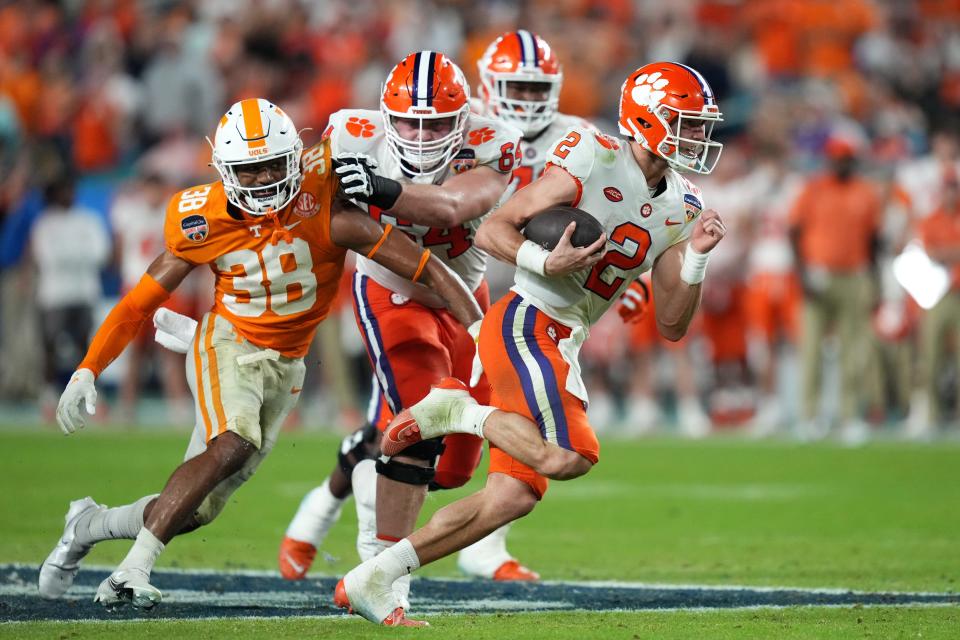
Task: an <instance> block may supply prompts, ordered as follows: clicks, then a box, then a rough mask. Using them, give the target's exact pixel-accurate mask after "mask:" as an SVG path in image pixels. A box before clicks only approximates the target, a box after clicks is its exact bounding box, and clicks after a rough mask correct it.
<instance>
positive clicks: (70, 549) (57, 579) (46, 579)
mask: <svg viewBox="0 0 960 640" xmlns="http://www.w3.org/2000/svg"><path fill="white" fill-rule="evenodd" d="M105 508H106V507H104V506H103V505H99V504H97V503H96V502H94V501H93V498H91V497H89V496H87V497H86V498H82V499H81V500H74V501H73V502H71V503H70V508H69V509H68V510H67V515H66V516H64V520H65V521H66V526H64V528H63V535H62V536H60V541H59V542H57V546H55V547H54V548H53V551H51V552H50V555H48V556H47V559H46V560H44V561H43V564H42V565H41V566H40V580H39V581H38V589H39V591H40V596H41V597H43V598H49V599H54V598H59V597H61V596H62V595H63V594H64V593H66V592H67V589H69V588H70V585H72V584H73V579H74V578H76V577H77V572H78V571H79V570H80V561H81V560H83V558H84V557H85V556H86V555H87V554H88V553H90V550H91V549H92V548H93V545H89V546H87V545H80V544H78V543H77V540H76V538H77V522H78V521H79V520H80V517H81V516H83V515H85V514H88V513H90V512H91V511H94V510H100V509H105Z"/></svg>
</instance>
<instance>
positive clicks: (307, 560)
mask: <svg viewBox="0 0 960 640" xmlns="http://www.w3.org/2000/svg"><path fill="white" fill-rule="evenodd" d="M315 557H317V548H316V547H315V546H313V545H312V544H310V543H309V542H301V541H300V540H294V539H293V538H291V537H289V536H284V537H283V542H281V543H280V557H279V558H278V560H279V563H280V575H281V576H283V577H284V579H286V580H303V579H304V578H305V577H306V575H307V571H309V570H310V565H312V564H313V559H314V558H315Z"/></svg>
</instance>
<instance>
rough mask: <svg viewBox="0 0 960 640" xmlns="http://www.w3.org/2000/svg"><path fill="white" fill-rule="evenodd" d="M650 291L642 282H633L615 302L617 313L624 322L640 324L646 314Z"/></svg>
mask: <svg viewBox="0 0 960 640" xmlns="http://www.w3.org/2000/svg"><path fill="white" fill-rule="evenodd" d="M649 300H650V289H649V288H648V287H647V283H645V282H644V281H643V280H634V281H633V282H631V283H630V286H629V287H627V290H626V291H624V292H623V294H622V295H621V296H620V300H618V301H617V313H619V314H620V317H621V318H622V319H623V321H624V322H628V323H629V322H640V321H641V320H642V319H643V316H645V315H646V314H647V307H648V306H649V305H648V302H649Z"/></svg>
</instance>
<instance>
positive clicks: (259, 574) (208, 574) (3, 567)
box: [0, 562, 960, 596]
mask: <svg viewBox="0 0 960 640" xmlns="http://www.w3.org/2000/svg"><path fill="white" fill-rule="evenodd" d="M114 569H116V567H115V566H112V565H83V569H82V574H87V575H89V574H94V573H102V574H103V577H102V578H99V579H98V580H97V581H96V583H95V584H94V591H95V590H96V586H97V585H99V584H100V580H102V579H103V578H105V577H107V576H108V575H109V574H110V573H111V572H112V571H113V570H114ZM9 571H15V572H19V571H24V572H27V573H29V574H31V575H33V574H36V572H37V565H35V564H32V565H31V564H24V563H19V562H14V563H9V564H0V592H2V589H3V587H4V586H5V585H4V581H5V580H6V579H7V576H6V575H5V574H7V572H9ZM168 574H169V575H172V576H176V575H184V576H199V577H205V578H214V579H224V578H232V577H245V578H270V579H272V580H276V581H277V582H279V583H280V584H283V585H289V586H290V588H291V590H293V591H297V590H300V589H301V588H302V585H305V584H310V583H316V582H321V581H325V580H335V579H339V578H340V577H342V576H338V575H333V574H330V575H326V574H310V576H309V577H308V578H307V579H306V580H301V581H289V580H283V579H282V578H281V577H280V574H279V573H278V572H277V571H276V570H268V569H222V570H220V569H201V568H173V567H171V568H163V569H157V570H155V571H154V572H153V575H154V576H166V575H168ZM413 580H414V584H416V583H417V582H419V581H420V580H431V581H435V582H443V583H459V582H462V583H465V584H491V583H489V582H487V581H484V580H477V579H475V578H465V577H458V576H454V577H443V578H436V577H431V578H426V577H420V576H414V578H413ZM30 584H31V585H33V586H35V585H36V582H35V581H34V582H31V583H30ZM537 584H540V585H545V586H556V587H568V586H573V587H584V588H607V589H657V590H671V589H684V590H698V591H734V592H735V591H756V592H761V593H777V592H783V591H790V592H799V593H808V594H824V595H836V594H852V595H889V596H951V595H954V596H960V592H950V591H868V590H862V589H845V588H843V587H795V586H782V585H778V586H773V587H771V586H761V585H758V586H753V585H743V584H697V583H674V582H633V581H627V580H541V581H540V582H538V583H537ZM298 585H301V586H298Z"/></svg>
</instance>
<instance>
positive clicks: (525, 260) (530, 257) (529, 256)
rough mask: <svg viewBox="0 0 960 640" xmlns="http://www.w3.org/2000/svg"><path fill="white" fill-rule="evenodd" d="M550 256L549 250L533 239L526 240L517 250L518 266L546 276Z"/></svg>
mask: <svg viewBox="0 0 960 640" xmlns="http://www.w3.org/2000/svg"><path fill="white" fill-rule="evenodd" d="M548 257H550V252H549V251H547V250H546V249H544V248H543V247H541V246H540V245H539V244H537V243H536V242H534V241H533V240H524V241H523V244H521V245H520V248H519V249H518V250H517V266H518V267H522V268H524V269H526V270H527V271H532V272H533V273H536V274H537V275H541V276H545V275H547V273H546V266H547V258H548Z"/></svg>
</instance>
